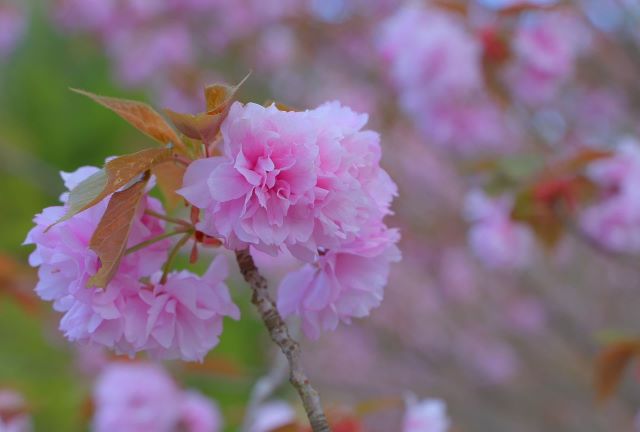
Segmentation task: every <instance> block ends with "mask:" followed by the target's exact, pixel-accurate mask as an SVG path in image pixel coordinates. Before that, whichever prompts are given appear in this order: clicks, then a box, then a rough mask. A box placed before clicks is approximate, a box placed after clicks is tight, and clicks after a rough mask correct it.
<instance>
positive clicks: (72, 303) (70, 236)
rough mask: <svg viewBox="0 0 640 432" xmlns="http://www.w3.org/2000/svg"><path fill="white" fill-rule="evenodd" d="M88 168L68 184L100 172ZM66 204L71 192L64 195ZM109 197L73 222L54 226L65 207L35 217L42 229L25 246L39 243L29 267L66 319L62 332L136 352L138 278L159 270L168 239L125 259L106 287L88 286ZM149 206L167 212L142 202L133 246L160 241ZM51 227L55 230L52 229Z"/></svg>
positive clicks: (153, 203) (42, 292)
mask: <svg viewBox="0 0 640 432" xmlns="http://www.w3.org/2000/svg"><path fill="white" fill-rule="evenodd" d="M96 170H97V168H93V167H83V168H80V169H78V170H77V171H76V172H74V173H63V179H64V181H65V185H66V186H67V187H69V188H73V187H75V186H76V185H77V184H78V183H79V182H80V181H82V180H83V179H85V178H86V177H88V176H89V175H91V174H93V173H94V172H96ZM61 198H62V200H63V203H65V202H66V200H67V199H68V194H66V193H65V194H63V195H62V197H61ZM107 203H108V199H105V200H104V201H103V202H101V203H99V204H97V205H96V206H94V207H91V208H89V209H87V210H85V211H83V212H80V213H79V214H77V215H75V216H73V217H72V218H71V219H69V220H66V221H64V222H61V223H58V224H56V225H53V226H51V225H52V224H54V223H55V222H56V221H57V220H58V219H60V217H62V216H63V215H64V214H65V212H66V204H65V205H63V206H57V207H49V208H46V209H44V210H43V212H42V213H41V214H39V215H37V216H36V217H35V219H34V222H35V223H36V226H35V227H34V228H33V229H32V230H31V231H30V232H29V234H28V235H27V239H26V240H25V244H35V245H36V249H35V250H34V251H33V253H32V254H31V255H30V257H29V263H30V264H31V265H32V266H34V267H38V277H39V280H38V284H37V285H36V288H35V291H36V293H37V294H38V295H39V296H40V297H41V298H42V299H43V300H46V301H51V302H53V307H54V309H55V310H57V311H59V312H63V313H64V315H63V317H62V320H61V321H60V329H61V331H62V332H63V333H64V334H65V336H66V337H67V338H68V339H70V340H72V341H80V342H84V343H95V344H98V345H103V346H107V347H111V348H114V347H115V348H116V349H117V350H118V351H122V352H131V351H132V349H133V347H132V345H131V344H130V343H129V341H127V340H126V338H124V330H125V316H124V312H123V311H124V309H125V307H126V300H127V298H128V297H130V296H134V295H135V294H136V292H137V291H138V289H139V282H138V279H139V278H140V277H144V276H148V275H150V274H151V273H152V272H154V271H156V270H157V269H158V268H160V266H161V265H162V263H163V262H164V260H165V259H166V253H167V249H168V246H169V243H168V242H167V241H162V242H158V243H156V244H154V245H153V246H151V247H150V248H148V249H145V250H144V251H143V252H136V253H133V254H129V255H126V256H125V257H123V259H122V261H121V263H120V266H119V268H118V272H117V274H116V275H115V277H114V279H113V280H112V281H111V282H110V283H109V285H108V286H107V287H106V288H96V287H87V284H88V281H89V279H90V277H91V276H93V275H95V274H96V272H97V271H98V269H99V265H100V264H99V259H98V256H97V255H96V253H95V252H94V251H92V250H91V249H90V248H89V241H90V239H91V236H92V235H93V232H94V231H95V229H96V227H97V225H98V222H99V221H100V219H101V217H102V215H103V213H104V211H105V209H106V207H107ZM146 208H151V209H153V210H155V211H162V207H161V204H160V203H159V202H158V201H157V200H155V199H154V198H149V197H146V198H144V199H143V200H142V203H141V205H140V208H139V209H138V214H137V216H136V219H135V220H134V222H133V225H132V228H131V234H130V238H129V242H128V246H133V245H135V244H138V243H139V242H142V241H144V240H146V239H149V238H152V237H155V236H157V235H159V234H161V233H162V232H163V231H164V225H163V223H161V222H160V221H159V220H157V219H155V218H150V217H149V216H147V215H145V214H144V210H145V209H146ZM49 226H51V228H50V229H49V230H47V227H49Z"/></svg>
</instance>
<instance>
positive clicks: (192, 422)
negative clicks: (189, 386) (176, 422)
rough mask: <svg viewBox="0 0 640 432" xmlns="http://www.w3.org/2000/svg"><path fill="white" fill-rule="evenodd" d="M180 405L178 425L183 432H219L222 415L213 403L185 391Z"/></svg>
mask: <svg viewBox="0 0 640 432" xmlns="http://www.w3.org/2000/svg"><path fill="white" fill-rule="evenodd" d="M182 399H183V400H182V403H181V405H180V419H181V420H180V424H181V425H182V426H183V427H184V431H185V432H219V431H221V430H222V415H221V414H220V409H219V408H218V406H217V405H216V403H215V402H214V401H212V400H211V399H209V398H207V397H205V396H203V395H201V394H200V393H198V392H195V391H187V392H185V393H184V394H183V396H182Z"/></svg>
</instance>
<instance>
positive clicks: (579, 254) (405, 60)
mask: <svg viewBox="0 0 640 432" xmlns="http://www.w3.org/2000/svg"><path fill="white" fill-rule="evenodd" d="M639 20H640V4H639V3H638V2H636V1H633V0H606V1H603V0H574V1H564V2H563V1H544V2H543V1H537V2H534V1H531V2H519V1H506V0H503V1H498V0H493V1H489V0H485V1H471V0H470V1H455V0H450V1H448V0H447V1H445V0H443V1H436V0H432V1H429V0H424V1H407V2H402V1H399V0H324V1H323V0H242V1H240V0H233V1H232V0H211V1H207V0H162V1H158V0H147V1H145V0H60V1H54V0H50V1H35V0H33V1H23V0H16V1H7V0H0V196H1V197H2V203H1V204H0V284H1V285H0V386H2V387H7V388H12V389H14V390H17V391H19V392H20V393H21V394H23V395H24V397H25V399H26V401H27V404H28V407H29V412H30V413H31V415H32V417H33V419H34V424H35V430H36V431H40V430H43V431H82V430H88V424H89V421H90V418H91V412H92V408H91V386H92V382H93V379H94V377H95V370H94V368H92V361H94V360H95V361H96V362H99V361H103V360H104V359H103V357H101V354H96V353H88V352H83V351H82V350H79V349H77V348H74V347H72V346H70V345H69V344H68V343H67V342H66V341H64V340H63V338H62V337H61V335H60V334H59V333H58V331H57V321H58V319H59V317H57V316H56V315H55V314H54V313H53V312H52V311H50V308H49V307H48V305H45V304H43V303H41V302H39V301H38V300H37V299H35V298H34V297H33V295H32V294H31V288H32V287H33V285H34V283H35V282H34V277H35V276H34V273H33V271H32V270H31V269H29V268H28V266H27V257H28V254H29V252H30V248H28V247H24V246H22V245H21V244H22V242H23V240H24V238H25V235H26V233H27V231H28V230H29V229H30V227H31V226H32V218H33V215H34V214H36V213H37V212H39V211H40V210H41V209H42V208H44V207H46V206H50V205H56V203H57V202H58V197H59V195H60V193H61V192H62V190H63V185H62V182H61V180H60V178H59V174H58V172H59V171H61V170H62V171H71V170H74V169H75V168H76V167H78V166H82V165H101V164H102V163H103V161H104V159H105V158H106V157H108V156H111V155H117V154H124V153H131V152H133V151H135V150H137V149H140V148H144V147H146V146H149V142H148V141H147V139H146V138H145V137H144V136H142V135H141V134H139V133H138V132H136V131H135V130H134V129H133V128H131V127H130V126H128V125H127V124H125V123H124V122H123V121H121V120H120V119H119V118H117V117H116V116H115V115H113V114H112V113H110V112H108V111H107V110H105V109H103V108H101V107H99V106H98V105H96V104H93V103H91V102H90V101H89V100H87V99H84V98H82V97H81V96H78V95H76V94H74V93H72V92H70V91H69V87H74V88H81V89H86V90H89V91H92V92H95V93H99V94H105V95H111V96H119V97H126V98H131V99H139V100H144V101H148V102H149V103H151V104H153V105H154V106H157V107H158V108H162V107H169V108H172V109H174V110H178V111H179V110H183V111H190V112H197V111H198V110H199V108H200V104H202V103H203V102H202V100H201V96H200V94H201V93H200V92H201V89H202V87H203V85H205V84H207V83H213V82H217V81H226V82H229V83H236V82H239V81H240V80H241V79H242V78H243V77H244V76H245V75H246V74H247V73H248V72H249V71H252V75H251V77H250V79H249V80H248V81H247V83H246V84H245V85H244V86H243V87H242V89H241V91H240V93H239V99H240V100H241V101H256V102H259V103H263V102H267V101H278V102H281V103H283V104H286V105H289V106H292V107H295V108H307V107H313V106H316V105H318V104H319V103H321V102H324V101H326V100H333V99H339V100H341V101H342V102H344V103H345V104H347V105H350V106H352V107H353V108H354V109H356V110H358V111H363V112H368V113H369V115H370V121H369V127H370V128H372V129H374V130H378V131H380V133H381V135H382V143H383V152H384V156H383V165H384V166H385V168H386V169H387V170H388V171H389V172H390V174H391V176H392V177H393V178H394V179H395V180H396V182H397V183H398V185H399V188H400V195H399V197H398V198H397V199H396V201H395V205H394V208H395V211H396V213H395V215H394V216H393V217H392V220H391V222H390V224H391V225H394V226H399V227H400V229H401V231H402V236H403V240H402V244H401V249H402V251H403V256H404V259H403V261H402V263H400V264H398V265H396V266H395V268H394V270H393V272H392V276H391V279H390V281H389V284H388V286H387V289H386V294H385V295H386V298H385V301H384V303H383V305H382V306H381V307H380V308H379V309H378V310H376V311H374V312H373V314H372V316H371V317H369V318H368V319H365V320H360V321H357V322H354V323H353V324H352V325H351V326H341V327H340V328H339V330H338V331H336V332H335V333H333V334H327V335H324V336H323V337H322V338H321V339H320V341H318V342H314V343H309V342H305V343H304V345H303V349H304V352H305V362H306V365H307V369H308V371H309V373H310V375H311V376H312V379H313V380H314V381H315V382H316V383H317V386H318V388H319V389H320V392H321V394H322V396H323V400H324V401H325V403H326V404H327V405H330V406H334V407H341V409H346V410H353V411H354V412H357V413H359V415H361V416H362V420H363V422H364V424H365V430H366V431H373V432H378V431H379V432H389V431H395V430H400V429H399V426H398V425H399V419H400V416H401V414H402V406H401V404H400V403H397V402H398V401H401V400H402V398H403V397H405V395H407V394H409V393H414V394H416V395H418V396H419V397H437V398H441V399H443V400H444V401H445V402H446V403H447V407H448V412H449V416H450V418H451V419H452V423H453V425H454V427H455V430H456V431H458V430H459V431H487V432H489V431H491V432H499V431H510V432H512V431H518V432H529V431H531V432H534V431H568V432H571V431H576V432H577V431H580V432H587V431H594V432H595V431H603V432H610V431H632V430H634V429H633V428H634V417H635V415H636V412H637V411H638V408H639V407H640V392H639V391H638V389H637V384H636V382H635V379H634V377H633V376H632V375H628V376H625V379H624V382H623V385H622V386H621V388H620V390H619V391H618V392H617V394H616V396H615V397H613V398H612V399H611V400H610V401H608V402H607V403H606V404H598V403H597V402H596V398H595V396H594V395H595V392H594V389H593V374H594V359H595V358H596V356H597V353H598V351H599V349H600V347H601V346H602V345H603V344H605V343H607V342H608V341H610V340H612V339H615V338H617V337H624V336H633V335H634V334H636V333H637V332H638V330H639V326H640V321H639V320H638V312H637V306H638V298H639V297H638V288H639V286H638V280H639V278H638V276H639V274H640V270H639V267H638V264H637V253H638V252H639V251H640V247H638V246H637V244H638V243H639V241H638V237H637V234H635V233H636V230H640V217H637V216H636V213H634V212H637V211H638V210H634V209H635V208H636V207H638V208H640V206H636V207H634V205H636V204H635V203H636V202H638V201H640V200H638V198H633V199H635V200H638V201H633V199H631V198H629V199H630V200H631V201H624V202H623V203H621V204H620V206H622V207H624V209H623V210H624V211H623V210H620V211H621V213H624V214H625V215H627V216H628V217H626V219H625V220H624V223H622V222H620V221H619V220H618V219H615V218H614V217H613V216H611V214H610V213H607V214H605V215H604V216H603V215H602V212H605V210H601V208H598V207H597V206H598V203H599V202H601V201H602V202H605V200H606V199H607V198H608V197H610V196H611V194H612V193H613V194H615V193H616V191H617V189H616V191H613V192H612V191H611V190H607V191H606V194H605V193H604V192H602V191H600V192H599V193H597V194H596V196H597V198H595V199H596V201H595V204H594V202H593V201H590V202H589V203H583V202H579V203H578V204H577V210H576V211H575V212H572V213H570V214H569V215H568V218H569V219H570V220H569V221H568V222H567V221H565V220H564V219H563V220H562V221H561V223H558V221H557V220H556V219H553V218H551V219H544V220H542V222H540V220H532V219H527V217H526V216H525V217H519V216H518V215H517V214H516V213H517V212H516V211H514V210H513V209H516V210H517V209H518V207H517V206H518V204H519V203H520V201H519V200H520V199H521V198H522V196H523V192H522V191H526V190H528V189H527V188H528V187H530V186H531V185H536V184H537V185H539V184H540V183H539V182H540V181H541V180H540V179H541V177H542V178H544V177H545V175H547V174H548V172H553V173H554V174H553V175H556V173H555V171H553V170H551V171H545V169H546V168H549V167H554V166H556V165H555V164H557V162H558V161H560V160H564V159H566V158H578V159H579V160H581V161H582V162H580V163H581V164H582V165H580V167H579V168H580V169H583V168H584V169H587V168H588V163H587V162H584V160H585V159H588V158H586V157H585V156H584V155H585V152H589V151H593V152H596V151H598V152H603V153H604V152H615V151H616V149H617V148H618V145H619V143H620V142H622V141H624V140H627V141H629V140H630V141H632V142H635V139H636V138H635V137H636V136H637V133H638V128H637V124H638V122H637V114H638V112H637V110H638V97H639V90H640V87H639V86H638V79H637V77H638V76H640V56H639V55H638V54H639V53H638V48H639V46H640V45H639V43H640V33H638V28H640V27H638V23H639ZM634 145H635V144H634ZM588 154H591V153H588ZM638 166H640V165H638ZM630 169H631V168H630ZM622 171H623V169H622V168H620V173H622ZM625 172H626V171H625ZM561 174H563V175H564V174H566V175H567V176H569V177H571V176H572V175H573V174H574V173H573V172H571V173H569V172H562V173H561ZM549 175H551V174H549ZM620 175H621V176H622V174H620ZM635 178H640V177H635ZM562 180H564V177H562ZM595 183H597V181H596V182H595ZM561 186H562V185H561ZM565 186H566V185H564V186H562V187H565ZM596 186H597V184H596ZM638 187H639V188H640V183H638ZM565 189H566V187H565ZM565 189H562V191H564V192H563V193H565V192H566V190H565ZM568 190H569V192H567V193H573V189H571V188H569V189H568ZM592 195H593V194H592ZM636 195H638V194H637V193H636ZM626 198H627V197H626V196H625V199H626ZM572 199H573V198H572ZM598 200H601V201H598ZM534 201H535V200H534ZM543 201H544V200H543ZM536 203H537V202H535V203H534V204H536ZM625 206H626V207H625ZM594 209H595V210H594ZM599 209H600V213H597V211H598V210H599ZM589 211H592V213H591V214H593V211H596V213H597V214H596V216H591V217H593V218H595V219H596V222H593V223H591V224H590V223H589V222H587V221H586V218H588V217H589V216H587V214H589ZM607 211H609V210H607ZM628 214H631V216H629V215H628ZM598 215H600V216H598ZM616 215H619V214H618V213H616ZM598 217H600V219H598ZM603 218H604V219H606V221H605V222H602V219H603ZM516 219H518V220H516ZM612 219H615V220H613V221H612ZM598 221H599V222H598ZM565 222H566V223H565ZM594 224H595V225H594ZM619 225H623V226H622V227H620V226H619ZM594 226H595V227H594ZM616 230H618V231H616ZM620 230H621V231H620ZM625 230H626V231H625ZM556 231H558V232H559V233H560V234H558V232H556ZM612 231H615V233H618V234H615V233H614V234H611V232H612ZM620 233H622V234H620ZM616 235H617V236H618V237H616ZM620 236H622V237H623V240H619V237H620ZM634 236H635V237H634ZM614 237H615V238H616V239H618V240H615V239H614V240H612V238H614ZM634 239H635V240H634ZM265 264H266V265H267V266H268V267H269V268H268V269H265V270H266V273H268V275H269V279H270V280H271V281H272V282H273V283H272V285H274V286H275V285H277V282H278V280H279V278H280V277H281V276H282V274H283V272H284V271H285V270H286V268H287V265H288V264H287V263H276V264H274V263H265ZM231 286H232V289H233V296H234V298H235V299H236V300H237V302H238V304H239V305H241V309H242V311H243V319H242V320H241V321H238V322H231V321H229V322H226V323H225V331H224V334H223V337H222V342H221V344H220V346H219V347H217V348H216V349H215V350H214V351H213V352H212V353H211V354H210V356H209V357H208V358H207V360H206V361H205V362H204V363H203V364H201V365H190V364H181V363H168V364H167V368H168V369H169V370H170V371H171V373H172V374H173V376H174V377H175V378H176V379H177V380H178V381H179V382H180V383H182V385H183V386H184V387H188V388H197V389H199V390H200V391H202V392H203V393H204V394H206V395H207V396H209V397H211V398H212V399H215V400H216V401H217V402H218V403H219V405H220V406H221V409H222V412H223V413H224V416H225V421H226V424H227V429H226V430H227V431H235V430H238V429H237V427H238V425H239V424H240V422H241V421H242V416H243V412H244V408H245V405H246V403H247V400H248V397H249V394H250V392H251V389H252V386H253V384H254V383H255V381H256V380H257V379H258V378H259V377H261V376H262V375H264V374H265V373H267V371H268V370H269V369H270V368H271V367H272V365H273V363H274V360H273V359H274V350H273V348H272V347H271V345H270V343H269V341H268V340H267V339H268V338H267V337H266V333H265V332H264V330H263V328H262V325H261V323H260V322H259V321H258V320H257V317H256V315H255V314H254V313H253V311H252V310H251V308H250V307H249V306H250V305H249V304H248V297H249V296H248V290H247V288H246V287H245V286H244V285H243V284H242V283H241V282H240V281H239V278H238V277H237V275H236V276H235V277H234V280H232V282H231ZM94 357H95V358H94ZM277 395H278V397H279V398H282V399H286V400H290V401H291V403H293V404H295V403H296V400H295V397H294V395H293V394H292V392H291V390H290V389H289V388H288V386H286V385H283V386H282V387H281V388H280V389H279V390H278V392H277Z"/></svg>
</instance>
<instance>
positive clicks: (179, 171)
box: [151, 161, 186, 210]
mask: <svg viewBox="0 0 640 432" xmlns="http://www.w3.org/2000/svg"><path fill="white" fill-rule="evenodd" d="M185 170H186V167H185V166H184V165H182V164H178V163H175V162H173V161H169V162H164V163H161V164H158V165H156V166H154V167H153V168H151V173H152V174H153V175H155V176H156V179H157V180H158V188H160V191H161V192H162V194H163V195H164V197H165V201H166V205H167V208H168V209H170V210H172V209H174V208H176V206H177V205H178V204H179V203H181V202H182V200H183V198H182V197H181V196H180V195H178V194H177V193H176V191H177V190H178V189H180V188H181V187H182V178H183V177H184V172H185Z"/></svg>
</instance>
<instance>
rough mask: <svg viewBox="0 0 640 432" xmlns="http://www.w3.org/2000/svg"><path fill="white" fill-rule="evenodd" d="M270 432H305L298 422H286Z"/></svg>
mask: <svg viewBox="0 0 640 432" xmlns="http://www.w3.org/2000/svg"><path fill="white" fill-rule="evenodd" d="M270 432H306V430H304V429H303V428H302V427H301V426H300V425H299V424H298V423H288V424H286V425H284V426H280V427H278V428H276V429H273V430H272V431H270Z"/></svg>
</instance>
